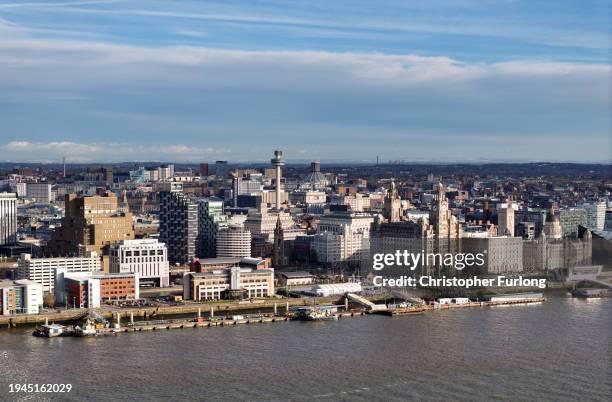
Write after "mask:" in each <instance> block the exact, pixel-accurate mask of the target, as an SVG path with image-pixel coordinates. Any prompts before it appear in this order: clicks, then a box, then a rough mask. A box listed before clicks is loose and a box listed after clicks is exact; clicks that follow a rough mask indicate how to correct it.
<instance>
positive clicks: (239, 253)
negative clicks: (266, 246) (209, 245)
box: [216, 226, 251, 257]
mask: <svg viewBox="0 0 612 402" xmlns="http://www.w3.org/2000/svg"><path fill="white" fill-rule="evenodd" d="M216 247H217V257H250V256H251V232H249V231H248V230H245V229H243V228H241V227H239V226H229V227H227V228H225V229H221V230H219V231H218V232H217V246H216Z"/></svg>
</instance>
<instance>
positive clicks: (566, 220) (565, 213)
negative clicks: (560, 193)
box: [559, 208, 587, 238]
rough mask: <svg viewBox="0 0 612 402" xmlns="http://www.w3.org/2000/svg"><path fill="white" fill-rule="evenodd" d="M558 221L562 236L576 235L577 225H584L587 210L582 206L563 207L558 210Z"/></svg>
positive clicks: (574, 236) (573, 236)
mask: <svg viewBox="0 0 612 402" xmlns="http://www.w3.org/2000/svg"><path fill="white" fill-rule="evenodd" d="M559 223H560V224H561V229H562V230H563V237H565V238H576V237H578V226H586V224H587V211H586V210H585V209H584V208H564V209H561V210H559Z"/></svg>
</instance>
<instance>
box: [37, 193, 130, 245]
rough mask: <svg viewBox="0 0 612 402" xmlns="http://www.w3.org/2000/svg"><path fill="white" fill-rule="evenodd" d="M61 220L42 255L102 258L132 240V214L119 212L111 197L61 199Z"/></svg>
mask: <svg viewBox="0 0 612 402" xmlns="http://www.w3.org/2000/svg"><path fill="white" fill-rule="evenodd" d="M64 205H65V210H66V212H65V216H64V217H63V218H62V221H61V223H62V225H61V227H59V228H56V229H55V230H54V231H53V235H52V237H51V241H50V242H49V244H48V245H47V248H46V254H47V255H53V256H76V255H87V254H88V253H91V252H95V253H97V254H98V255H102V254H106V253H107V251H108V248H109V247H110V246H111V245H112V244H114V243H116V242H118V241H120V240H128V239H133V238H134V228H133V222H132V220H133V219H132V214H131V213H129V212H120V211H119V203H118V200H117V197H116V196H115V194H113V193H107V194H105V195H104V196H76V195H75V194H67V195H66V196H65V197H64Z"/></svg>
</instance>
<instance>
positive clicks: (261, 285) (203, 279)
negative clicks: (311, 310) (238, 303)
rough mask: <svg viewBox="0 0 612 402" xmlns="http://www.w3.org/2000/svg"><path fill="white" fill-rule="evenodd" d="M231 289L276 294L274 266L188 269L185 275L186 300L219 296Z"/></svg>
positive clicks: (250, 294) (248, 294) (226, 295)
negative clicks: (261, 267) (207, 269)
mask: <svg viewBox="0 0 612 402" xmlns="http://www.w3.org/2000/svg"><path fill="white" fill-rule="evenodd" d="M231 292H238V293H240V294H242V295H243V296H244V297H248V298H260V297H271V296H273V295H274V269H251V268H239V267H232V268H226V269H215V270H212V271H208V272H197V273H196V272H189V273H186V274H185V275H184V276H183V298H184V299H185V300H197V301H200V300H220V299H224V298H229V297H230V296H229V294H230V293H231Z"/></svg>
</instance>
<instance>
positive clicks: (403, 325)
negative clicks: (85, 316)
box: [0, 291, 612, 401]
mask: <svg viewBox="0 0 612 402" xmlns="http://www.w3.org/2000/svg"><path fill="white" fill-rule="evenodd" d="M546 295H547V297H548V298H549V300H548V301H547V302H546V303H541V304H535V305H521V306H506V307H493V308H474V309H457V310H445V311H435V312H431V313H426V314H421V315H415V316H405V317H394V318H390V317H385V316H364V317H355V318H346V319H341V320H339V321H326V322H289V323H285V322H282V323H271V324H257V325H238V326H235V327H219V328H200V329H183V330H171V331H162V332H147V333H130V334H119V335H117V336H113V337H99V338H53V339H46V338H35V337H32V336H30V332H31V328H28V329H26V328H17V329H12V330H7V329H3V330H0V359H1V361H2V364H1V365H0V400H17V399H24V400H25V399H27V400H42V399H46V400H75V401H84V400H88V401H103V400H137V399H141V400H148V401H161V400H254V401H260V400H261V401H274V400H278V401H287V400H291V401H306V400H321V401H327V400H329V401H335V400H345V401H395V400H396V401H405V400H432V401H439V400H466V401H468V400H469V401H473V400H491V399H497V400H512V401H516V400H533V401H542V400H550V401H563V400H567V401H575V400H577V399H582V400H602V401H603V400H610V399H609V398H610V397H611V389H612V388H611V387H612V369H611V365H610V353H611V350H612V348H611V346H612V336H611V325H610V323H611V320H610V317H611V316H612V314H611V312H612V299H591V300H581V299H574V298H571V297H567V296H566V294H565V293H564V292H563V291H554V292H548V293H547V294H546ZM9 383H22V384H23V383H26V384H27V383H31V384H43V383H60V384H66V383H70V384H72V391H71V392H70V393H64V394H30V395H25V394H9V393H8V391H9V385H8V384H9Z"/></svg>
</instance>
